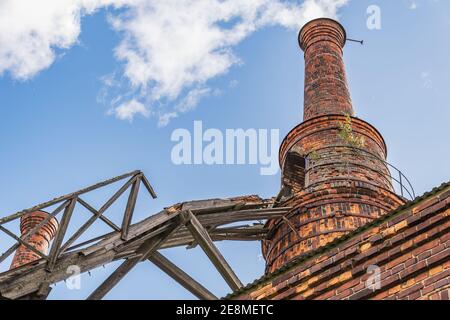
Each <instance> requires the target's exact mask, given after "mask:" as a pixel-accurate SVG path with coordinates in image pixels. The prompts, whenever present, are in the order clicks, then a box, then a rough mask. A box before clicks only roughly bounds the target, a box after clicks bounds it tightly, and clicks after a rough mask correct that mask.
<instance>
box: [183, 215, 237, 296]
mask: <svg viewBox="0 0 450 320" xmlns="http://www.w3.org/2000/svg"><path fill="white" fill-rule="evenodd" d="M182 217H183V219H184V222H185V224H186V227H187V228H188V230H189V231H190V232H191V233H192V235H193V236H194V238H195V240H196V241H197V242H198V244H199V245H200V247H201V248H202V249H203V251H204V252H205V253H206V255H207V256H208V258H209V259H210V260H211V262H212V263H213V265H214V266H215V267H216V268H217V270H218V271H219V273H220V274H221V275H222V277H223V279H224V280H225V281H226V283H227V284H228V285H229V286H230V288H231V289H232V290H233V291H237V290H239V289H240V288H242V287H243V285H242V282H241V281H240V280H239V278H238V277H237V276H236V274H235V273H234V271H233V269H231V267H230V265H229V264H228V262H227V261H226V260H225V258H224V257H223V255H222V254H221V253H220V251H219V249H217V247H216V246H215V245H214V242H213V240H212V239H211V237H210V235H209V234H208V232H207V231H206V229H205V228H204V227H203V226H202V225H201V223H200V222H199V221H198V219H197V217H196V216H195V215H194V214H193V213H192V211H190V210H188V211H184V212H183V213H182Z"/></svg>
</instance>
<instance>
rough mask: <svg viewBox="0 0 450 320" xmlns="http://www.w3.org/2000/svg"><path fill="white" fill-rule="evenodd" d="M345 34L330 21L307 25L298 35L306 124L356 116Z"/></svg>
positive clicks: (317, 21) (340, 26) (319, 21)
mask: <svg viewBox="0 0 450 320" xmlns="http://www.w3.org/2000/svg"><path fill="white" fill-rule="evenodd" d="M346 39H347V38H346V32H345V29H344V28H343V27H342V25H341V24H340V23H338V22H336V21H334V20H331V19H317V20H313V21H311V22H309V23H308V24H306V25H305V26H304V27H303V28H302V30H301V31H300V34H299V44H300V47H301V48H302V50H303V51H304V52H305V105H304V120H305V121H306V120H308V119H311V118H314V117H317V116H320V115H325V114H339V115H341V114H343V113H345V114H350V115H353V108H352V102H351V98H350V92H349V89H348V85H347V78H346V75H345V67H344V60H343V50H342V49H343V47H344V45H345V42H346Z"/></svg>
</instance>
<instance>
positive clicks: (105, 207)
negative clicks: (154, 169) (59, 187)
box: [61, 175, 140, 252]
mask: <svg viewBox="0 0 450 320" xmlns="http://www.w3.org/2000/svg"><path fill="white" fill-rule="evenodd" d="M139 176H140V175H137V176H136V177H133V178H131V179H130V180H129V181H128V182H127V183H126V184H124V185H123V186H122V187H121V188H120V189H119V190H118V191H117V192H116V193H115V194H114V195H113V196H112V197H111V198H109V199H108V201H107V202H106V203H105V204H104V205H103V206H102V207H101V208H100V210H99V211H97V212H96V213H95V214H94V216H92V217H91V218H90V219H89V220H88V221H87V222H86V223H85V224H83V225H82V226H81V227H80V228H79V229H78V230H77V231H76V232H75V233H74V234H73V235H72V237H70V239H69V240H67V242H66V243H65V244H64V245H63V246H62V247H61V252H64V251H65V250H66V249H67V248H69V247H70V246H71V245H72V244H73V243H74V242H75V241H76V240H77V239H78V238H79V237H80V236H81V235H82V234H83V233H84V232H85V231H86V230H87V229H88V228H89V227H90V226H91V225H92V224H93V223H94V222H95V221H97V219H98V218H100V217H102V216H103V213H104V212H105V211H106V210H108V208H109V207H110V206H111V205H112V204H113V203H114V202H115V201H116V200H117V199H118V198H119V197H120V196H121V195H122V194H123V193H124V192H125V191H126V190H127V189H128V187H129V186H130V185H131V184H133V187H134V185H135V184H136V183H138V184H139ZM131 192H133V189H132V190H131ZM136 197H137V194H136ZM133 199H134V203H136V199H135V198H133ZM129 201H130V200H128V202H129ZM77 202H80V201H78V200H77ZM83 202H84V201H83ZM127 208H128V204H127ZM132 209H133V210H134V206H133V207H132ZM125 214H126V213H125Z"/></svg>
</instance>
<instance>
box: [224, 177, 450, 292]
mask: <svg viewBox="0 0 450 320" xmlns="http://www.w3.org/2000/svg"><path fill="white" fill-rule="evenodd" d="M374 268H375V269H374ZM372 269H374V271H372ZM378 276H379V278H378V279H377V277H378ZM376 280H379V287H377V286H376V285H377V281H376ZM449 290H450V184H447V185H446V186H444V187H442V188H441V189H438V190H435V191H434V192H433V194H428V195H425V196H424V197H422V198H419V199H418V200H416V201H415V202H412V203H410V204H408V205H405V206H403V207H401V208H399V209H398V210H397V211H394V212H392V213H390V214H389V215H387V216H385V217H383V218H381V219H379V220H377V221H375V222H373V223H372V224H369V225H367V226H366V229H365V230H364V229H361V230H358V231H356V232H354V233H353V234H351V235H350V236H348V239H347V237H344V238H341V239H339V240H336V241H335V243H333V244H332V245H330V246H329V247H324V248H322V249H319V250H318V251H317V252H314V253H311V254H309V255H307V256H305V257H303V258H298V259H297V260H296V261H292V262H291V263H290V264H287V265H285V267H284V268H282V269H279V270H278V271H276V272H275V273H273V274H271V275H267V276H265V277H264V278H263V279H261V280H260V281H259V282H258V283H257V284H255V285H251V286H250V287H247V288H246V289H245V292H241V293H238V295H236V296H231V297H229V298H234V299H242V300H260V299H294V300H297V299H298V300H305V299H308V300H311V299H315V300H359V299H374V300H382V299H391V300H427V299H432V300H448V299H449Z"/></svg>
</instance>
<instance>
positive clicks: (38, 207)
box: [0, 171, 141, 225]
mask: <svg viewBox="0 0 450 320" xmlns="http://www.w3.org/2000/svg"><path fill="white" fill-rule="evenodd" d="M138 174H141V172H140V171H133V172H130V173H127V174H124V175H121V176H117V177H115V178H112V179H109V180H105V181H102V182H100V183H97V184H94V185H92V186H90V187H87V188H84V189H81V190H79V191H76V192H73V193H69V194H66V195H64V196H61V197H58V198H56V199H53V200H50V201H47V202H44V203H41V204H38V205H36V206H34V207H31V208H29V209H26V210H22V211H19V212H17V213H14V214H12V215H10V216H7V217H4V218H0V225H2V224H5V223H7V222H9V221H12V220H15V219H17V218H20V217H21V216H23V215H24V214H27V213H30V212H34V211H38V210H42V209H44V208H48V207H51V206H53V205H55V204H58V203H60V202H63V201H65V200H70V199H72V198H74V197H77V196H79V195H81V194H84V193H88V192H91V191H94V190H96V189H99V188H102V187H104V186H107V185H110V184H112V183H115V182H118V181H120V180H123V179H125V178H128V177H131V176H135V175H138Z"/></svg>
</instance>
